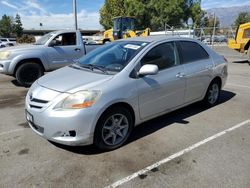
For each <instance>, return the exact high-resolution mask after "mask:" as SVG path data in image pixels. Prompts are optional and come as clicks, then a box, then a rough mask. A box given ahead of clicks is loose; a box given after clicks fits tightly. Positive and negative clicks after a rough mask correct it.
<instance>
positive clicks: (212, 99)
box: [203, 80, 221, 107]
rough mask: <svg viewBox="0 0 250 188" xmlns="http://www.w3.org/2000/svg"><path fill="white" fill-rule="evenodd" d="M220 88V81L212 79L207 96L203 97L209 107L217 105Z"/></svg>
mask: <svg viewBox="0 0 250 188" xmlns="http://www.w3.org/2000/svg"><path fill="white" fill-rule="evenodd" d="M220 90H221V88H220V84H219V82H218V81H216V80H214V81H212V82H211V84H210V85H209V87H208V89H207V93H206V96H205V98H204V99H203V102H204V104H205V105H206V106H208V107H212V106H214V105H216V104H217V103H218V101H219V97H220Z"/></svg>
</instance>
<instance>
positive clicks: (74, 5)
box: [73, 0, 78, 30]
mask: <svg viewBox="0 0 250 188" xmlns="http://www.w3.org/2000/svg"><path fill="white" fill-rule="evenodd" d="M73 14H74V20H75V30H77V28H78V27H77V7H76V0H73Z"/></svg>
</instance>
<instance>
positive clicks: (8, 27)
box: [0, 14, 14, 37]
mask: <svg viewBox="0 0 250 188" xmlns="http://www.w3.org/2000/svg"><path fill="white" fill-rule="evenodd" d="M13 28H14V24H13V19H12V18H11V17H10V16H7V15H5V14H4V15H3V16H2V19H1V20H0V35H1V36H2V37H10V36H11V35H12V34H13Z"/></svg>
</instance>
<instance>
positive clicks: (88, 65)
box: [77, 63, 108, 74]
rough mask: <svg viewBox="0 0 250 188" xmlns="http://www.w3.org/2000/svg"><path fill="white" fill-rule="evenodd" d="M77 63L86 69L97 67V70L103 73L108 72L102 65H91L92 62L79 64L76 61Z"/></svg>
mask: <svg viewBox="0 0 250 188" xmlns="http://www.w3.org/2000/svg"><path fill="white" fill-rule="evenodd" d="M77 64H78V65H80V66H81V67H83V68H87V69H90V70H92V71H93V70H94V69H97V70H100V71H102V72H103V73H105V74H108V72H107V70H106V68H105V67H104V66H101V65H93V64H80V63H77Z"/></svg>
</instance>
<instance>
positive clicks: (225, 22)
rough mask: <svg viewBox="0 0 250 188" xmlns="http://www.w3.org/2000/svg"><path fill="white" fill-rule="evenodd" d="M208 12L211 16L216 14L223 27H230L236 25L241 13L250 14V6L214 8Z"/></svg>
mask: <svg viewBox="0 0 250 188" xmlns="http://www.w3.org/2000/svg"><path fill="white" fill-rule="evenodd" d="M206 12H207V13H209V14H213V13H215V15H216V16H217V17H218V18H219V19H220V23H221V27H228V26H231V25H232V24H233V23H234V21H235V19H236V18H237V16H238V15H239V13H240V12H249V13H250V5H247V6H235V7H221V8H212V9H208V10H206Z"/></svg>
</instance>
